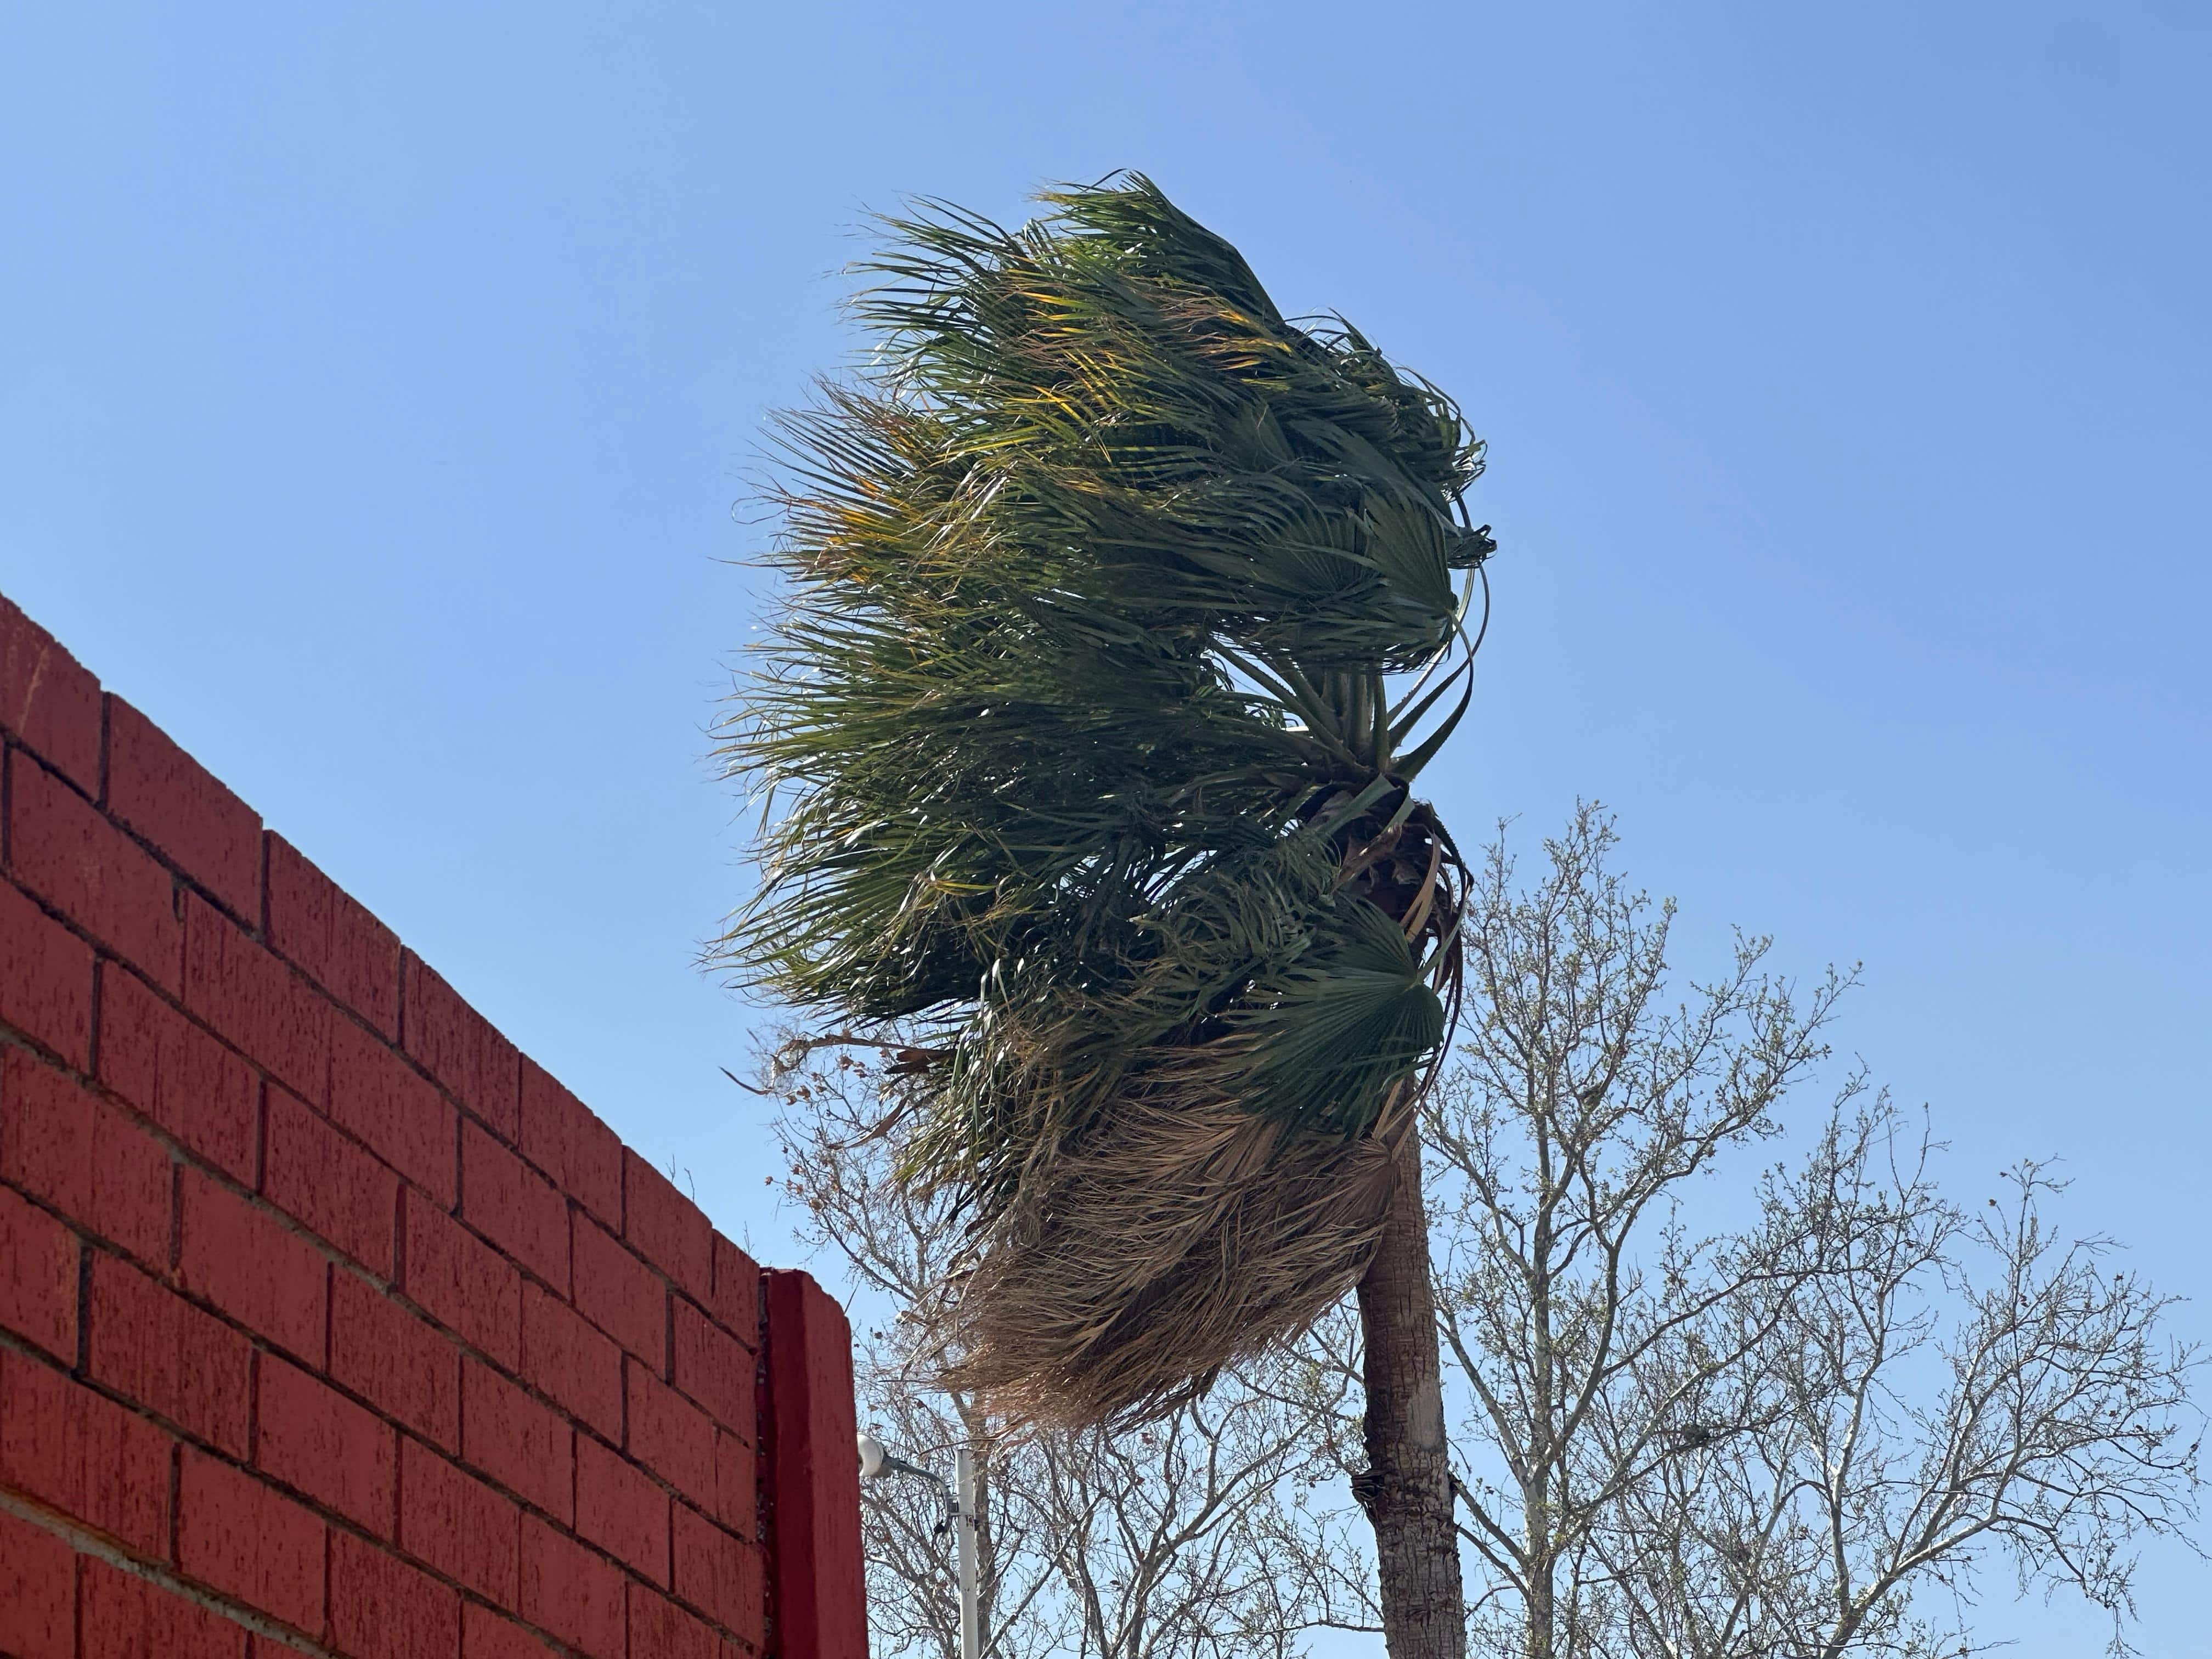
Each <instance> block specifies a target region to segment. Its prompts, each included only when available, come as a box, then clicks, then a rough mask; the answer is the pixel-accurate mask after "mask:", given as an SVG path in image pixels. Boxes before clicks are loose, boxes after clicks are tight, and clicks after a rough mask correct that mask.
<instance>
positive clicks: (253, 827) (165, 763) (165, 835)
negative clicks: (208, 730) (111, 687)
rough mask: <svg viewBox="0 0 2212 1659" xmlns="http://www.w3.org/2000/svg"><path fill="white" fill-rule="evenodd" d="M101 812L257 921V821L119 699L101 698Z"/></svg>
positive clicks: (205, 771) (239, 912)
mask: <svg viewBox="0 0 2212 1659" xmlns="http://www.w3.org/2000/svg"><path fill="white" fill-rule="evenodd" d="M107 810H108V811H109V812H110V813H112V815H113V816H114V817H117V818H118V819H119V820H120V821H121V822H123V823H127V824H129V825H130V826H131V829H135V830H137V832H138V833H139V834H140V835H141V836H144V837H145V838H146V839H147V840H148V841H149V842H152V843H153V844H154V846H155V848H158V849H159V850H160V851H161V853H163V854H166V855H167V857H168V858H170V859H172V860H174V861H175V863H176V864H177V866H178V867H179V868H180V869H181V870H183V871H184V872H185V874H186V875H188V876H190V877H191V878H192V879H193V880H194V881H196V882H197V883H199V884H200V885H201V886H203V887H204V888H206V889H207V890H209V891H210V892H211V893H213V894H214V895H215V896H216V898H218V899H220V900H222V902H223V903H224V904H225V905H227V906H228V908H230V909H231V911H232V912H233V913H234V914H235V915H239V916H240V917H242V918H244V919H245V920H246V921H247V922H249V923H251V924H252V925H253V926H256V927H258V926H259V925H260V921H261V819H260V817H259V815H258V814H257V813H256V812H255V811H254V810H253V809H252V807H250V806H248V805H246V803H245V802H244V801H242V800H240V799H239V798H238V797H237V796H236V795H234V794H233V793H231V792H230V791H229V790H228V789H227V788H225V787H223V785H222V782H221V781H219V780H217V779H216V776H215V775H213V774H212V773H210V771H208V769H206V768H205V767H204V766H202V765H201V764H200V763H198V762H197V761H196V760H194V759H193V758H192V757H191V756H190V755H187V754H186V753H185V751H184V750H182V749H180V748H179V747H178V746H177V744H176V741H175V740H174V739H173V738H171V737H170V736H169V735H168V733H167V732H164V731H162V730H161V728H160V727H159V726H155V724H154V723H153V721H151V720H148V719H147V718H146V717H145V716H144V715H143V714H140V713H139V712H138V711H137V709H135V708H132V707H131V705H130V704H129V703H127V702H124V701H123V699H122V698H120V697H118V696H115V695H114V694H113V693H112V692H111V693H109V695H108V698H107Z"/></svg>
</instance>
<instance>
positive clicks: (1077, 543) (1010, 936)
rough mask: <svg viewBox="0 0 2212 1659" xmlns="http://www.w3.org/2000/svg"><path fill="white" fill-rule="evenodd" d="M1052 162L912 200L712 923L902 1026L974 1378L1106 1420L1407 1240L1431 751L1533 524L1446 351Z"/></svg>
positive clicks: (821, 488) (785, 602)
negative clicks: (754, 844) (1313, 293)
mask: <svg viewBox="0 0 2212 1659" xmlns="http://www.w3.org/2000/svg"><path fill="white" fill-rule="evenodd" d="M1043 199H1044V201H1045V203H1046V204H1047V206H1048V212H1047V214H1046V215H1045V216H1043V217H1042V218H1040V219H1039V220H1037V221H1036V222H1032V223H1030V224H1029V225H1027V226H1025V227H1024V228H1020V229H1018V230H1013V231H1008V230H1004V229H1001V228H999V227H997V226H995V225H994V224H991V223H989V222H987V221H985V220H982V219H981V218H978V217H976V216H973V215H970V214H968V213H965V212H963V211H960V210H956V209H951V208H948V207H944V206H942V205H936V204H933V205H931V206H928V207H927V208H925V209H924V210H921V211H920V212H919V213H917V214H915V215H914V216H911V217H908V218H906V219H902V220H895V221H892V222H890V225H891V229H892V231H893V233H894V234H895V237H896V240H895V241H894V243H893V245H892V246H891V247H890V251H889V252H885V253H884V254H883V255H881V256H879V257H878V258H876V259H874V260H872V261H871V262H870V263H869V264H868V265H867V266H866V267H865V269H866V270H867V271H868V272H869V273H870V275H871V276H872V286H871V287H869V288H868V289H866V292H865V293H864V294H863V295H861V297H860V300H859V301H858V308H859V311H860V317H861V319H862V320H863V321H864V323H865V324H866V325H867V326H868V327H869V329H870V330H871V331H872V334H873V336H874V341H875V349H874V351H873V354H872V356H871V357H870V358H869V359H868V361H867V362H866V368H865V370H864V372H863V373H862V374H860V376H858V377H856V378H855V379H854V380H853V381H851V382H849V383H846V384H840V385H834V386H828V387H826V388H825V389H824V392H823V397H822V398H821V400H820V401H819V403H818V404H817V406H816V407H815V408H813V409H812V410H809V411H807V412H805V413H802V414H799V415H797V416H792V417H790V420H789V422H788V428H787V430H788V434H789V436H790V438H791V440H792V445H791V447H792V460H793V465H792V467H791V469H790V472H789V476H788V478H787V483H786V484H785V486H784V488H783V489H782V491H781V507H782V508H783V511H784V529H783V534H782V535H781V538H779V540H778V543H777V544H776V547H775V551H774V554H773V556H772V559H773V562H774V564H775V566H776V567H777V568H779V569H780V570H781V573H782V574H783V575H784V577H785V578H786V581H785V587H784V592H783V595H782V599H781V608H780V611H779V612H778V614H777V615H776V617H775V621H774V623H773V625H772V628H771V629H770V631H769V637H768V640H767V642H766V643H765V644H764V645H763V646H762V647H760V648H759V651H758V653H757V659H756V665H755V671H754V672H753V674H752V675H751V677H750V680H749V682H748V684H746V685H745V686H744V690H743V691H742V693H741V696H740V699H739V701H738V704H737V707H736V708H735V709H734V711H733V713H732V714H731V716H730V717H729V719H728V720H727V721H726V723H725V725H724V726H723V728H722V732H721V738H722V752H723V754H724V757H725V758H726V763H727V764H728V765H729V767H730V769H731V770H732V772H733V773H734V774H738V775H742V776H743V777H744V780H745V781H746V782H747V783H748V785H749V786H750V787H751V788H753V789H754V790H755V791H757V793H758V794H759V795H760V797H761V799H762V802H763V815H764V817H763V833H762V838H761V844H760V848H759V853H760V858H761V864H762V874H761V881H760V884H759V886H758V888H757V890H756V892H755V894H754V896H752V898H751V899H750V901H749V902H747V904H746V905H745V906H744V908H741V909H740V910H739V911H738V914H737V915H735V916H734V917H733V919H732V924H731V926H730V928H729V930H728V932H727V933H726V935H725V937H724V939H722V941H721V944H720V955H721V957H723V959H724V960H725V961H726V962H727V963H729V964H731V965H732V967H733V968H735V969H737V971H738V974H739V975H740V977H742V978H744V979H745V980H747V981H750V982H751V983H754V984H757V985H758V986H760V987H763V988H765V989H768V990H769V991H772V992H774V993H775V994H781V996H783V997H786V998H787V999H789V1000H793V1001H795V1002H797V1003H799V1004H800V1005H802V1006H811V1007H812V1008H815V1009H817V1010H818V1011H821V1012H825V1013H830V1014H834V1015H835V1016H836V1017H837V1018H839V1020H840V1021H841V1023H843V1024H859V1025H860V1026H861V1027H862V1028H863V1034H864V1035H868V1036H876V1037H880V1038H884V1039H885V1040H891V1041H896V1042H898V1043H900V1044H901V1045H902V1062H901V1069H902V1070H903V1071H904V1072H906V1073H909V1074H910V1080H909V1084H908V1090H907V1092H908V1095H909V1097H910V1098H911V1102H912V1104H913V1109H915V1110H918V1111H920V1112H921V1113H922V1114H924V1115H925V1121H924V1124H923V1126H922V1131H921V1134H920V1135H919V1137H918V1139H916V1140H915V1143H914V1144H915V1147H916V1151H915V1154H914V1158H915V1162H914V1164H913V1167H912V1169H911V1170H910V1171H909V1176H910V1178H912V1179H915V1180H917V1181H926V1182H947V1183H951V1184H952V1185H953V1187H954V1188H956V1189H957V1191H958V1192H959V1193H960V1194H962V1195H963V1197H964V1199H965V1200H967V1203H968V1206H969V1215H970V1218H971V1231H970V1234H969V1237H970V1241H971V1248H970V1250H969V1255H968V1257H967V1266H966V1268H965V1277H964V1280H963V1285H962V1290H961V1295H960V1296H959V1297H958V1298H957V1304H956V1306H957V1314H956V1316H955V1317H954V1321H953V1324H952V1327H951V1329H950V1330H948V1331H947V1332H946V1333H945V1339H946V1342H947V1353H948V1355H949V1357H950V1358H951V1363H952V1367H953V1374H954V1376H955V1378H956V1380H958V1381H962V1382H964V1383H968V1384H969V1385H972V1386H975V1387H977V1388H980V1389H983V1390H985V1391H986V1392H987V1394H989V1395H991V1396H992V1397H993V1398H994V1400H995V1401H997V1403H999V1404H1000V1406H1001V1407H1003V1408H1004V1409H1006V1410H1007V1411H1009V1412H1011V1413H1016V1414H1024V1415H1039V1416H1045V1417H1049V1418H1052V1419H1059V1420H1079V1421H1096V1420H1101V1419H1108V1418H1113V1417H1116V1416H1126V1415H1130V1414H1142V1413H1149V1412H1152V1411H1155V1410H1158V1409H1161V1408H1163V1407H1166V1406H1168V1405H1170V1404H1171V1403H1173V1402H1174V1401H1176V1400H1179V1399H1181V1398H1183V1397H1185V1396H1187V1395H1188V1393H1189V1392H1190V1391H1191V1390H1192V1389H1194V1388H1202V1387H1203V1386H1204V1385H1205V1383H1206V1381H1207V1380H1208V1379H1209V1378H1210V1377H1211V1376H1212V1373H1213V1372H1214V1370H1216V1369H1218V1367H1219V1366H1220V1365H1221V1364H1225V1363H1227V1362H1229V1361H1231V1360H1233V1359H1235V1358H1237V1357H1238V1356H1239V1355H1240V1354H1243V1353H1247V1352H1251V1351H1253V1350H1254V1349H1255V1348H1256V1347H1258V1346H1261V1345H1263V1344H1265V1343H1266V1342H1267V1341H1269V1340H1273V1339H1276V1338H1279V1337H1281V1336H1283V1335H1285V1334H1289V1333H1291V1332H1293V1331H1295V1330H1297V1329H1299V1328H1303V1327H1304V1324H1306V1323H1307V1322H1310V1320H1311V1319H1312V1318H1313V1317H1314V1316H1316V1314H1317V1313H1318V1312H1319V1311H1320V1310H1321V1309H1322V1307H1324V1306H1325V1305H1327V1304H1328V1302H1329V1301H1331V1300H1333V1299H1334V1297H1337V1296H1339V1295H1341V1294H1342V1293H1343V1291H1345V1290H1346V1288H1347V1287H1348V1285H1349V1284H1350V1283H1351V1281H1352V1279H1353V1278H1355V1277H1356V1276H1357V1274H1358V1271H1359V1269H1360V1267H1362V1266H1363V1265H1364V1261H1365V1259H1366V1257H1367V1255H1369V1254H1370V1253H1371V1251H1372V1249H1373V1247H1374V1242H1375V1238H1376V1235H1377V1233H1378V1231H1379V1229H1380V1227H1381V1225H1382V1220H1383V1213H1384V1211H1385V1208H1386V1206H1387V1201H1388V1198H1389V1182H1390V1180H1391V1175H1390V1170H1391V1155H1392V1152H1393V1150H1394V1149H1395V1146H1396V1144H1397V1142H1398V1140H1399V1139H1400V1138H1401V1137H1402V1135H1403V1134H1404V1133H1406V1132H1407V1127H1408V1126H1409V1125H1410V1122H1411V1120H1412V1115H1413V1101H1414V1099H1415V1097H1416V1096H1417V1095H1418V1092H1419V1085H1420V1084H1421V1083H1422V1081H1423V1079H1424V1073H1425V1067H1426V1066H1429V1065H1430V1064H1431V1062H1432V1061H1433V1060H1435V1058H1436V1057H1437V1054H1439V1052H1440V1050H1441V1048H1442V1046H1443V1042H1444V1039H1445V1036H1446V1030H1447V1026H1448V1024H1449V1019H1450V1016H1451V1014H1452V1012H1454V1011H1455V1007H1456V1003H1457V988H1458V970H1459V951H1458V946H1457V943H1456V938H1455V930H1456V925H1457V918H1458V903H1459V894H1460V891H1461V887H1462V881H1461V871H1460V866H1459V862H1458V860H1457V858H1456V855H1455V853H1454V851H1453V848H1452V844H1451V841H1450V838H1449V835H1448V834H1447V833H1446V832H1445V830H1444V829H1443V826H1442V825H1441V824H1440V823H1438V822H1437V820H1436V818H1435V817H1434V815H1433V814H1432V813H1431V811H1429V810H1428V808H1427V807H1426V806H1425V805H1423V804H1422V803H1420V802H1419V800H1417V799H1415V797H1414V795H1413V787H1412V786H1413V781H1414V779H1415V778H1416V776H1417V775H1419V772H1420V770H1421V769H1422V768H1423V766H1425V764H1426V763H1428V762H1429V761H1430V760H1431V758H1432V757H1433V756H1434V755H1435V754H1436V753H1437V750H1438V749H1439V748H1440V747H1441V746H1442V744H1443V741H1444V740H1445V739H1446V738H1448V737H1449V734H1450V732H1451V731H1452V729H1453V728H1454V726H1456V725H1457V723H1458V722H1459V720H1460V719H1461V717H1462V715H1463V714H1464V713H1465V711H1466V709H1467V707H1468V695H1469V691H1470V689H1471V685H1472V679H1473V675H1472V655H1473V647H1474V643H1475V641H1471V640H1469V638H1468V634H1467V631H1466V627H1465V623H1466V619H1467V616H1468V601H1469V598H1470V597H1471V595H1472V594H1473V592H1474V586H1475V584H1476V582H1477V581H1478V579H1479V576H1480V569H1481V566H1482V564H1483V562H1484V560H1485V559H1486V557H1487V556H1489V555H1490V553H1491V552H1492V550H1493V544H1492V541H1491V540H1490V538H1489V537H1488V535H1487V534H1486V528H1487V527H1486V526H1485V527H1484V528H1482V529H1476V528H1474V527H1471V526H1469V525H1468V523H1467V520H1466V514H1465V513H1464V509H1463V507H1462V495H1463V493H1464V492H1465V490H1466V489H1467V487H1468V485H1469V484H1470V483H1472V482H1473V481H1474V478H1475V477H1477V476H1478V475H1479V474H1480V471H1481V468H1482V447H1481V445H1480V442H1479V441H1476V440H1475V439H1474V438H1473V437H1472V436H1471V435H1469V434H1468V430H1467V428H1466V427H1465V425H1464V423H1463V422H1462V419H1461V417H1460V415H1459V412H1458V410H1456V408H1455V406H1454V405H1453V404H1451V403H1450V402H1449V400H1448V399H1447V398H1444V397H1443V395H1442V394H1441V393H1439V392H1437V391H1436V390H1435V389H1434V388H1433V387H1431V386H1429V385H1427V384H1426V383H1425V382H1424V381H1421V380H1418V379H1416V378H1413V377H1412V376H1410V375H1408V374H1405V373H1403V372H1401V371H1400V370H1398V369H1395V368H1393V367H1392V366H1391V365H1390V364H1389V362H1386V361H1385V360H1384V359H1383V357H1382V356H1381V355H1380V354H1379V353H1377V352H1376V349H1374V348H1373V347H1372V346H1371V345H1370V344H1369V343H1367V341H1366V340H1364V338H1363V337H1361V336H1360V335H1359V334H1358V332H1357V331H1354V330H1353V329H1352V328H1351V327H1350V326H1349V325H1345V324H1342V323H1340V322H1333V323H1331V324H1329V325H1325V326H1319V325H1310V324H1308V325H1300V324H1296V323H1292V322H1291V321H1288V320H1286V319H1285V318H1284V317H1283V316H1282V314H1281V313H1279V311H1278V310H1277V309H1276V307H1275V306H1274V305H1273V302H1272V301H1270V300H1269V299H1268V297H1267V294H1266V292H1265V291H1264V290H1263V289H1261V286H1260V284H1259V283H1258V281H1257V280H1256V279H1255V276H1253V274H1252V272H1251V270H1249V267H1248V266H1247V265H1246V264H1245V263H1244V261H1243V258H1241V257H1240V256H1239V255H1238V254H1237V251H1236V250H1235V249H1234V248H1232V247H1231V246H1229V244H1228V243H1226V242H1225V241H1223V240H1221V239H1220V238H1218V237H1217V236H1215V235H1213V234H1212V233H1210V232H1208V231H1207V230H1206V229H1205V228H1203V227H1201V226H1200V225H1199V224H1198V223H1197V222H1194V220H1192V219H1190V218H1189V217H1188V216H1186V215H1184V214H1183V213H1182V212H1180V211H1179V210H1177V209H1176V208H1175V207H1174V206H1173V204H1170V202H1169V201H1168V200H1167V198H1166V197H1164V195H1162V194H1161V193H1160V191H1158V189H1157V188H1155V187H1154V186H1153V185H1152V184H1150V183H1149V182H1148V181H1146V179H1142V178H1139V177H1127V178H1124V179H1115V180H1111V181H1109V182H1108V183H1106V184H1104V185H1096V186H1091V187H1087V188H1078V189H1067V190H1063V191H1055V192H1053V193H1051V194H1048V195H1047V196H1046V197H1044V198H1043ZM1455 573H1464V576H1463V579H1461V580H1457V581H1456V582H1455ZM1408 678H1410V679H1411V684H1407V680H1408ZM1394 692H1395V696H1394V695H1393V694H1394ZM894 1034H895V1035H894Z"/></svg>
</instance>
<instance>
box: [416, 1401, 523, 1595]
mask: <svg viewBox="0 0 2212 1659" xmlns="http://www.w3.org/2000/svg"><path fill="white" fill-rule="evenodd" d="M521 1526H522V1510H521V1509H520V1507H519V1506H518V1505H517V1504H515V1503H514V1502H513V1500H512V1499H511V1498H503V1497H501V1495H500V1494H499V1493H497V1492H494V1491H493V1490H492V1489H491V1488H490V1487H489V1486H486V1485H484V1483H483V1481H481V1480H477V1478H476V1477H475V1476H474V1475H472V1474H465V1473H464V1472H462V1471H461V1470H460V1469H458V1468H454V1467H453V1464H451V1463H448V1462H447V1461H446V1460H445V1459H444V1458H442V1457H441V1456H439V1455H438V1454H437V1453H435V1452H434V1451H431V1450H428V1449H426V1448H425V1447H424V1446H422V1444H421V1443H419V1442H417V1441H413V1440H403V1441H402V1442H400V1444H399V1547H400V1548H402V1549H404V1550H405V1551H406V1552H407V1553H409V1554H410V1555H411V1556H413V1557H414V1558H415V1559H416V1560H418V1561H422V1562H426V1563H428V1565H431V1566H433V1567H435V1568H436V1569H437V1570H438V1571H440V1572H442V1573H444V1574H445V1575H446V1577H448V1578H452V1579H454V1580H457V1581H458V1582H459V1583H463V1584H465V1585H467V1586H468V1587H469V1588H470V1589H472V1590H474V1591H475V1592H476V1593H477V1595H481V1596H483V1597H484V1598H485V1600H487V1601H496V1602H497V1603H499V1605H500V1606H501V1607H513V1605H514V1602H515V1597H516V1596H517V1595H519V1594H520V1588H519V1584H520V1581H519V1579H518V1577H517V1574H518V1573H519V1572H520V1556H519V1554H518V1551H519V1550H520V1547H521Z"/></svg>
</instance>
